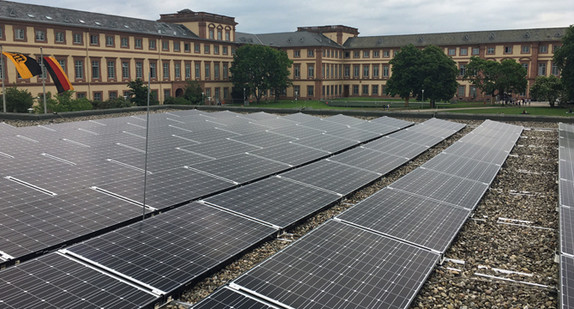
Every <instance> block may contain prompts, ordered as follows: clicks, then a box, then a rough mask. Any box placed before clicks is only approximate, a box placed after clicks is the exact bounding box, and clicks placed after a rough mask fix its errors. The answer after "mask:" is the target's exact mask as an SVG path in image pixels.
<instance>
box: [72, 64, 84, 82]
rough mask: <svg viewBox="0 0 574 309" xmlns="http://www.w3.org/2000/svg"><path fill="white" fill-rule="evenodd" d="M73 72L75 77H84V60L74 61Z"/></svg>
mask: <svg viewBox="0 0 574 309" xmlns="http://www.w3.org/2000/svg"><path fill="white" fill-rule="evenodd" d="M74 73H75V74H76V79H84V61H83V60H76V61H74Z"/></svg>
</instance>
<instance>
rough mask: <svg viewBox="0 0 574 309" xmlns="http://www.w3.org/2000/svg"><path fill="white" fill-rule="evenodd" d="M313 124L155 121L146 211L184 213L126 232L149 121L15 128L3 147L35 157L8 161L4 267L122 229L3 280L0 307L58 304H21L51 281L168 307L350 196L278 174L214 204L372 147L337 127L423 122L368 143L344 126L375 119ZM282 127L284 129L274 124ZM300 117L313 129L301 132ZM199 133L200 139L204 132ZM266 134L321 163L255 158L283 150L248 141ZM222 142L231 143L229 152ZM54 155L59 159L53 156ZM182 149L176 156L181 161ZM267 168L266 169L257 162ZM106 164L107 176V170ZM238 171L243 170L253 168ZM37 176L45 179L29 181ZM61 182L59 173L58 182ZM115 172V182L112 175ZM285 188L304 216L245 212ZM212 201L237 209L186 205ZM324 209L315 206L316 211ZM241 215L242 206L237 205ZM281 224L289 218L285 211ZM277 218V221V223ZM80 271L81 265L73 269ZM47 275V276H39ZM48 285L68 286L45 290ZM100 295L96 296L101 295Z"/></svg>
mask: <svg viewBox="0 0 574 309" xmlns="http://www.w3.org/2000/svg"><path fill="white" fill-rule="evenodd" d="M308 117H310V116H306V115H302V114H301V115H299V114H295V115H290V116H287V117H277V116H273V115H269V114H265V113H256V114H250V115H238V114H235V113H230V112H218V113H213V114H202V113H199V112H197V111H185V112H178V113H168V114H164V115H154V116H153V117H150V122H149V125H150V133H149V142H150V143H149V146H148V147H149V148H148V153H149V157H148V164H149V165H148V167H149V172H148V174H147V177H146V178H147V179H146V181H147V183H148V185H149V187H148V190H147V192H148V196H146V202H145V204H146V205H145V206H146V207H148V208H149V209H152V210H153V209H166V210H167V209H169V208H171V206H174V205H175V204H177V203H180V204H182V206H180V207H177V208H175V209H171V210H169V211H167V212H163V213H160V214H157V215H155V216H152V217H150V218H147V219H146V220H144V221H142V222H139V223H138V222H136V223H133V224H131V225H127V226H124V227H122V228H119V229H118V228H117V226H114V225H113V224H117V223H118V222H121V221H125V220H127V219H133V218H137V217H138V215H141V212H142V209H141V207H142V202H140V200H141V198H142V197H143V192H142V190H137V188H138V187H139V188H143V182H144V180H143V175H144V168H143V166H141V165H140V164H141V163H142V158H141V157H139V158H138V154H139V155H141V156H142V157H143V156H144V154H145V143H142V140H143V142H145V130H144V129H145V126H142V123H143V124H145V119H142V117H128V118H120V119H119V120H118V119H111V120H98V121H97V122H96V121H91V122H82V123H72V124H70V123H66V124H62V125H54V126H49V127H45V128H44V127H35V128H30V129H24V130H22V131H20V130H16V131H18V133H19V134H18V136H13V135H11V134H8V135H7V136H0V138H1V139H6V140H10V141H12V140H15V141H17V142H19V143H16V144H17V145H16V147H14V148H10V151H13V149H17V148H18V147H19V146H22V147H21V148H22V149H24V150H27V151H23V152H21V153H19V154H18V155H17V156H14V155H12V154H10V153H8V152H6V153H5V152H4V151H2V154H3V155H2V156H0V160H8V161H10V160H13V161H10V162H11V163H13V164H7V165H2V166H3V167H4V166H6V167H7V169H6V170H2V171H0V172H1V173H2V175H3V176H4V175H7V176H4V178H3V181H4V182H5V183H4V184H5V185H6V186H2V188H3V189H2V190H3V191H2V192H0V194H2V197H7V200H9V203H7V204H6V205H5V206H4V205H3V206H2V207H3V209H2V211H3V213H5V214H6V215H5V217H4V219H3V220H2V221H0V224H1V226H2V229H0V235H1V236H2V239H3V240H5V241H4V242H2V245H1V247H0V250H2V251H0V252H1V254H2V259H3V260H9V259H12V258H17V257H19V256H23V255H25V254H27V253H30V252H33V250H41V249H45V248H47V247H49V246H50V245H53V244H62V243H64V242H66V241H68V240H70V239H71V238H74V237H79V236H82V237H86V236H87V235H90V233H91V232H93V231H97V230H110V229H111V230H112V231H111V232H108V233H105V234H101V235H99V236H96V237H93V236H92V238H91V239H89V240H87V241H84V242H82V243H80V244H77V245H73V246H70V247H68V248H67V249H63V250H59V251H58V252H54V253H49V254H47V255H44V256H41V257H39V258H36V259H35V260H32V261H30V262H24V263H21V264H19V265H16V266H12V267H9V268H8V269H6V270H4V271H0V278H1V279H0V304H2V305H6V306H8V307H9V308H10V307H14V308H21V307H33V306H37V304H38V302H39V301H40V302H41V304H42V305H43V306H44V307H43V308H46V307H49V306H50V305H51V302H53V301H54V300H53V299H49V298H42V297H40V298H39V297H33V298H23V299H20V297H15V296H14V293H15V292H16V293H17V291H26V293H29V294H34V295H42V291H43V289H44V286H45V285H46V284H50V286H51V287H52V289H53V292H54V293H64V294H71V295H70V297H69V300H70V301H75V300H77V299H80V300H82V301H83V300H84V299H85V297H83V296H84V293H92V294H90V298H91V299H90V302H89V304H90V306H97V307H107V306H108V307H114V306H115V305H114V304H113V303H112V304H110V300H109V299H110V298H113V297H117V298H120V299H124V298H128V297H129V296H130V295H135V296H134V297H136V296H137V297H139V299H141V301H140V302H139V304H138V303H137V302H136V301H134V303H133V304H129V305H118V306H119V307H139V306H147V305H148V303H149V302H150V301H151V302H154V301H157V300H158V299H160V298H161V297H163V296H164V295H166V294H169V293H171V292H173V291H175V290H177V289H179V288H181V287H182V286H184V285H185V284H187V283H189V282H191V281H193V280H195V279H196V278H198V277H199V276H201V275H203V274H205V273H206V272H208V271H211V270H212V269H214V268H216V267H218V266H219V265H221V264H222V263H225V262H227V261H229V260H231V259H232V258H233V257H235V256H237V255H238V254H240V253H241V252H243V251H245V250H247V249H249V248H250V247H252V246H254V245H256V244H257V243H259V242H261V241H263V240H265V239H266V238H268V237H270V236H271V235H273V234H274V233H276V231H277V228H278V227H280V226H282V225H287V224H290V223H289V222H294V221H296V220H298V219H300V218H303V217H304V216H306V215H309V214H310V213H313V212H315V211H317V210H318V209H320V208H321V207H325V205H328V204H330V203H333V202H334V201H336V200H338V199H340V197H341V195H340V194H337V193H333V192H329V191H328V190H325V189H322V188H313V187H312V186H309V185H303V184H300V183H297V182H294V181H286V180H285V179H282V178H279V177H272V178H268V179H265V180H261V181H258V182H254V183H252V184H248V185H245V186H242V187H239V188H237V189H235V190H232V191H228V192H234V194H237V195H236V196H235V198H237V200H238V201H241V196H245V200H244V203H243V204H240V203H239V204H238V205H232V206H228V205H226V204H225V203H224V201H225V200H226V199H227V198H229V196H230V195H229V193H228V192H223V193H219V194H217V195H214V194H215V193H217V192H218V191H225V190H227V189H229V188H231V187H233V186H237V185H239V184H244V183H247V182H250V181H254V180H258V179H260V178H263V177H265V176H268V175H272V174H275V173H278V172H280V171H282V170H286V169H289V168H292V167H293V166H294V165H296V164H301V163H305V162H309V161H312V160H316V159H318V158H321V157H324V156H326V155H329V154H331V153H333V152H340V151H342V150H345V149H346V148H347V147H350V146H354V145H356V144H358V143H360V142H364V141H365V140H363V141H355V140H351V139H345V138H338V137H336V136H334V135H330V132H329V129H331V128H333V130H336V132H338V134H339V133H341V134H342V132H345V130H346V129H348V130H349V132H350V131H352V132H353V133H350V136H353V137H356V136H359V135H361V136H365V138H371V137H372V136H381V135H383V134H387V133H390V132H394V131H397V130H400V129H401V128H403V127H405V126H409V125H411V124H412V123H410V122H406V121H400V120H395V119H392V118H388V117H382V118H383V119H377V120H375V121H373V122H372V125H370V128H378V129H379V130H380V132H378V133H376V134H373V132H369V134H364V135H363V134H359V133H362V131H365V130H359V129H355V128H353V127H352V126H351V125H347V124H338V123H337V122H344V121H345V119H347V118H349V119H348V120H347V121H349V122H352V123H353V124H361V123H370V122H366V121H360V122H357V121H356V120H353V118H351V117H346V116H342V115H339V116H336V118H334V121H337V122H334V121H331V122H330V121H329V118H327V119H322V120H317V118H315V117H311V118H308ZM275 119H277V121H274V120H275ZM296 119H301V120H303V122H302V123H297V120H296ZM385 122H387V123H389V124H385ZM264 123H265V125H264ZM287 125H288V126H287ZM303 125H305V126H303ZM314 125H316V126H317V128H316V129H313V128H312V126H314ZM299 127H303V128H304V129H305V131H311V132H313V133H314V134H317V135H320V136H321V137H325V138H329V140H334V139H337V143H336V145H330V146H329V150H324V149H321V148H317V147H315V146H316V145H304V144H300V143H298V142H300V141H301V140H305V139H306V138H313V135H312V134H309V133H308V132H307V133H306V134H307V135H306V137H304V138H298V137H295V136H293V137H289V132H297V133H298V134H301V135H302V133H303V131H301V130H299V129H298V128H299ZM266 128H268V129H266ZM293 128H297V129H293ZM345 128H346V129H345ZM28 130H29V131H28ZM34 130H39V131H40V132H44V131H46V132H48V133H47V134H46V135H47V136H48V137H42V138H38V136H36V135H34V134H32V133H30V132H33V131H34ZM253 130H257V131H256V132H254V131H253ZM196 131H197V132H201V133H199V134H197V135H194V134H193V133H194V132H196ZM262 131H264V132H271V131H273V132H276V133H273V134H277V135H278V136H279V138H278V140H282V141H283V144H285V145H287V144H293V145H296V146H297V149H299V150H300V151H302V150H308V151H309V153H310V154H307V155H305V156H300V157H299V158H300V159H297V160H296V162H294V161H292V160H291V161H290V162H283V161H281V160H282V157H281V156H277V157H274V156H272V155H271V157H266V156H265V155H263V154H257V155H250V154H249V153H245V150H246V148H245V146H247V147H248V148H249V151H257V150H265V149H267V148H273V147H280V146H281V144H275V143H273V142H272V141H271V140H270V139H269V138H268V137H266V136H263V137H261V141H262V142H261V143H258V145H254V144H251V143H257V142H253V141H252V140H251V139H250V137H244V136H248V135H249V133H248V132H251V133H252V134H256V135H259V136H261V132H262ZM359 131H361V132H359ZM21 132H25V133H21ZM68 132H72V133H71V134H68ZM221 132H223V133H221ZM332 132H334V131H332ZM365 132H368V131H365ZM44 133H45V132H44ZM64 133H65V134H64ZM21 134H25V135H21ZM105 135H109V136H105ZM22 136H24V137H25V138H24V137H22ZM29 136H34V137H35V138H37V140H34V141H32V138H31V137H29ZM103 136H105V137H103ZM285 136H287V137H288V138H285ZM194 138H195V139H194ZM232 138H234V139H235V140H233V139H232ZM211 139H213V140H211ZM221 140H225V141H227V142H228V146H227V147H226V146H225V145H224V144H225V143H223V142H221ZM254 140H257V139H254ZM339 140H341V141H344V142H340V141H339ZM1 144H4V143H1ZM61 145H64V146H67V147H72V148H74V150H75V148H76V147H78V149H79V150H78V151H79V152H81V153H78V152H75V151H71V152H70V153H68V151H64V150H63V148H61V147H59V146H61ZM194 146H198V147H194ZM50 147H53V148H50ZM48 148H49V149H50V150H49V151H46V150H44V149H48ZM84 148H86V149H84ZM39 151H43V152H42V153H44V152H45V153H50V156H45V155H40V156H39V157H34V155H36V156H38V155H37V153H38V152H39ZM82 151H83V152H82ZM173 152H175V153H177V155H173V154H172V153H173ZM13 153H14V152H13ZM272 153H273V152H271V153H270V154H272ZM20 154H28V155H29V157H30V158H32V159H34V160H36V161H41V163H38V164H33V166H30V167H28V166H23V168H24V169H26V168H27V170H26V171H24V172H23V171H22V170H21V169H18V168H14V166H15V165H18V164H19V163H16V162H20V161H19V160H17V158H18V156H19V155H20ZM183 154H185V155H183ZM187 154H190V156H187ZM222 154H223V155H222ZM270 154H267V155H270ZM84 156H89V158H88V159H86V158H85V157H84ZM301 158H305V159H301ZM39 159H40V160H39ZM42 159H43V160H52V161H55V162H52V161H49V162H52V164H47V163H46V162H44V161H42ZM287 159H289V158H287ZM73 160H75V161H73ZM289 160H290V159H289ZM305 160H307V161H305ZM166 161H167V162H166ZM256 161H257V162H259V164H256ZM78 162H81V163H82V164H79V163H78ZM213 162H217V163H218V164H213ZM293 163H295V164H293ZM60 164H61V165H63V169H62V167H61V166H59V165H60ZM100 167H103V168H102V169H101V170H100V169H99V168H100ZM238 167H239V168H240V167H243V171H241V170H240V169H238ZM75 168H77V170H76V169H75ZM81 170H84V171H85V172H86V174H85V175H83V178H82V177H80V175H81V172H80V171H81ZM36 171H37V172H38V173H37V174H36V178H32V177H30V178H26V177H27V176H28V175H30V176H31V175H33V173H34V172H36ZM100 171H101V174H100ZM52 173H53V174H54V175H56V176H55V177H52V176H50V175H52ZM106 173H108V177H105V176H106V175H105V174H106ZM68 174H70V175H78V179H76V180H74V181H70V180H68V179H67V178H66V175H68ZM116 175H117V176H116ZM116 177H119V178H116ZM122 177H123V178H122ZM60 179H61V180H60ZM104 179H105V181H104ZM53 181H57V182H58V183H59V185H54V184H53V183H52V182H53ZM100 181H101V182H100ZM38 184H39V185H38ZM60 186H61V187H60ZM70 186H71V187H70ZM282 186H285V187H286V188H289V192H288V193H286V194H284V195H283V200H282V201H277V202H278V203H285V202H286V201H289V200H290V199H293V200H294V201H300V202H301V203H297V205H298V206H300V207H301V209H300V210H296V211H292V212H291V213H287V214H286V215H284V216H283V217H284V218H286V219H285V220H284V221H283V220H279V221H274V220H275V219H276V218H275V217H273V216H272V215H269V216H268V218H267V217H265V216H267V214H268V213H266V212H265V211H255V212H253V211H254V210H255V209H248V208H245V209H243V208H241V207H240V206H242V205H243V206H245V207H247V206H248V205H249V202H250V201H251V200H258V201H260V202H261V203H265V202H267V203H269V200H267V201H266V199H265V191H266V190H274V189H276V188H281V187H282ZM52 190H53V191H52ZM237 190H247V191H246V195H241V194H240V193H241V192H242V191H237ZM250 190H251V191H250ZM285 192H286V190H285ZM140 195H141V196H140ZM208 195H213V197H212V198H213V200H211V201H212V202H214V201H217V202H219V203H222V204H225V206H227V207H228V208H225V207H222V206H220V205H217V206H216V207H213V205H211V204H210V203H209V202H208V201H206V202H193V203H190V204H184V203H185V202H187V201H189V200H190V199H195V198H198V197H202V196H208ZM267 197H269V198H274V195H273V194H271V195H269V194H268V195H267ZM305 197H307V199H305ZM305 202H306V204H305ZM313 203H315V205H311V204H313ZM238 206H239V208H237V209H235V208H234V207H238ZM259 210H262V209H259ZM250 211H251V212H250ZM238 214H240V216H238ZM251 215H253V216H251ZM275 215H276V217H279V218H282V216H281V215H279V213H277V214H275ZM255 216H258V217H259V218H255ZM268 221H271V222H272V223H271V224H268V223H267V222H268ZM285 222H287V223H285ZM276 223H277V224H276ZM5 227H6V228H5ZM36 231H37V232H36ZM56 260H58V261H60V260H61V261H64V262H65V263H64V264H65V265H67V266H66V267H72V268H78V269H80V270H81V271H80V270H78V273H77V274H69V273H66V274H65V275H64V276H62V274H61V270H60V268H59V267H58V265H56V264H57V263H59V262H53V263H54V265H52V264H50V262H43V261H56ZM38 263H44V264H46V267H43V269H42V270H41V271H40V270H39V269H38V267H37V265H38ZM70 263H72V264H73V265H68V264H70ZM74 263H75V264H74ZM76 264H79V265H80V266H81V267H80V266H78V265H76ZM84 266H85V267H84ZM84 269H87V270H85V271H84ZM12 272H14V273H26V274H28V276H26V279H24V280H23V281H13V280H11V279H4V278H5V277H4V274H7V276H8V277H6V278H9V276H10V275H9V274H10V273H12ZM36 273H39V275H38V276H36ZM88 273H89V274H88ZM68 277H70V278H72V279H70V280H72V281H70V282H73V280H75V278H82V279H83V280H85V281H86V282H85V283H86V284H87V285H85V286H79V287H77V289H70V286H69V283H66V282H64V281H65V279H67V278H68ZM90 277H94V278H99V280H101V285H97V284H93V283H92V282H91V280H90V279H89V278H90ZM42 278H64V279H62V281H59V280H56V281H54V282H52V281H49V280H45V282H43V281H44V280H43V279H42ZM118 282H119V283H118ZM120 283H125V284H126V285H127V287H122V289H124V290H125V291H124V290H121V289H119V288H118V293H119V294H118V295H115V296H110V295H109V294H110V291H113V290H115V289H116V287H117V286H118V285H121V284H120ZM94 286H96V287H97V288H95V289H94V288H93V287H94ZM85 289H89V290H90V291H85ZM100 291H101V292H100ZM122 293H126V296H125V297H124V296H122ZM112 294H113V293H112ZM150 295H151V297H150ZM46 304H47V305H46ZM56 307H59V306H56Z"/></svg>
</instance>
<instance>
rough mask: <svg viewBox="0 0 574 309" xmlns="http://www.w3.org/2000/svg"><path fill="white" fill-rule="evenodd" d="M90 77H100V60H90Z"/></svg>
mask: <svg viewBox="0 0 574 309" xmlns="http://www.w3.org/2000/svg"><path fill="white" fill-rule="evenodd" d="M92 79H100V60H92Z"/></svg>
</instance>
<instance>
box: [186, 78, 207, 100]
mask: <svg viewBox="0 0 574 309" xmlns="http://www.w3.org/2000/svg"><path fill="white" fill-rule="evenodd" d="M183 97H184V98H185V99H186V100H188V101H189V102H191V104H202V103H203V102H202V101H201V100H202V98H203V89H201V85H200V84H199V82H197V81H195V80H189V81H187V85H185V89H184V90H183Z"/></svg>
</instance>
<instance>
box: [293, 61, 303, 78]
mask: <svg viewBox="0 0 574 309" xmlns="http://www.w3.org/2000/svg"><path fill="white" fill-rule="evenodd" d="M293 77H294V78H296V79H299V78H301V65H300V64H294V65H293Z"/></svg>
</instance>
